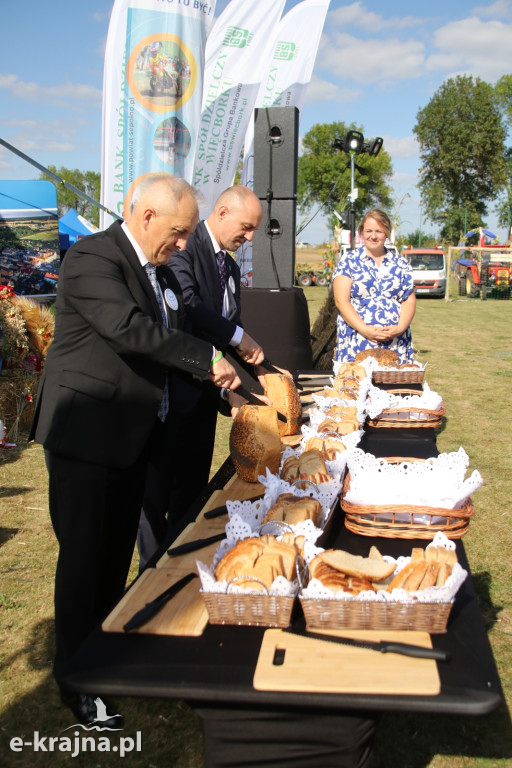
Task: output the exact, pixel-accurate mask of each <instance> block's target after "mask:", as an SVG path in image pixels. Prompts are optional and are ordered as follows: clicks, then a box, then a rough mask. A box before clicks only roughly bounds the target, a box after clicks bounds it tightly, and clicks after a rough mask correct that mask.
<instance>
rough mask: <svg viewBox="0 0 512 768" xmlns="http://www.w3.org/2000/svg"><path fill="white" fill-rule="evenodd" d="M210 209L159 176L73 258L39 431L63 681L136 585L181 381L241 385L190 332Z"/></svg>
mask: <svg viewBox="0 0 512 768" xmlns="http://www.w3.org/2000/svg"><path fill="white" fill-rule="evenodd" d="M197 218H198V209H197V203H196V199H195V192H194V190H193V188H192V187H190V185H188V184H187V183H186V182H184V181H183V180H182V179H178V178H175V177H173V176H171V175H170V174H164V173H162V174H149V175H148V176H147V177H146V178H145V179H144V180H143V181H142V182H141V184H140V185H139V186H138V187H137V188H136V190H135V193H134V197H133V201H132V209H131V213H130V215H129V216H128V218H127V220H126V221H125V222H123V223H120V222H115V223H114V224H113V225H112V226H111V227H109V229H107V230H106V231H104V232H99V233H97V234H94V235H91V236H89V237H86V238H84V239H82V240H79V241H78V242H77V243H76V244H75V245H74V246H73V247H72V248H70V250H69V251H68V252H67V254H66V258H65V260H64V262H63V264H62V269H61V272H60V276H59V287H58V291H57V301H56V322H55V336H54V341H53V343H52V346H51V348H50V350H49V353H48V356H47V360H46V365H45V369H44V374H43V378H42V381H41V386H40V391H39V395H38V402H37V409H36V415H35V419H34V424H33V428H32V437H34V438H35V439H36V440H37V441H38V442H40V443H42V444H43V445H44V447H45V450H46V460H47V466H48V471H49V500H50V515H51V519H52V524H53V527H54V530H55V533H56V536H57V539H58V542H59V557H58V562H57V570H56V577H55V631H56V658H55V665H54V674H55V677H56V679H57V681H59V679H60V676H61V675H62V672H63V669H64V668H65V664H66V662H67V661H68V660H69V659H70V657H71V656H72V655H73V653H74V652H75V651H76V650H77V648H78V647H79V645H80V644H81V642H82V641H83V640H84V639H85V638H86V637H87V635H88V634H89V633H90V632H91V631H92V629H93V628H94V627H95V626H96V625H97V624H98V622H100V621H101V620H102V619H103V618H104V616H105V615H106V614H107V613H108V611H109V610H110V609H111V608H112V607H113V605H114V604H115V603H116V602H117V601H118V600H119V598H120V596H121V595H122V592H123V590H124V587H125V584H126V578H127V575H128V571H129V566H130V562H131V558H132V554H133V548H134V544H135V538H136V532H137V525H138V521H139V515H140V509H141V505H142V498H143V493H144V487H145V481H146V474H147V471H148V467H150V466H157V465H158V463H159V462H160V461H161V456H162V455H165V456H166V457H167V456H168V455H169V454H170V453H171V452H172V447H173V446H169V443H170V438H172V436H173V433H172V402H173V396H174V395H173V390H174V388H175V387H178V388H179V383H180V377H189V378H191V377H192V376H193V377H197V378H198V379H199V380H208V379H209V380H210V381H211V382H213V383H214V384H215V385H216V386H218V387H227V388H231V387H236V386H238V385H239V384H240V380H239V379H238V377H237V375H236V373H235V371H234V369H233V367H232V366H231V365H230V364H229V363H228V362H227V361H226V360H225V359H224V358H223V357H222V356H221V354H220V353H218V352H217V350H216V349H215V348H214V347H213V346H212V344H211V343H209V342H206V341H202V340H199V339H197V338H195V337H193V336H191V335H189V334H188V333H185V332H184V331H183V330H182V328H183V327H184V322H185V313H184V308H183V302H182V298H181V295H180V289H179V284H178V282H177V280H176V278H175V277H174V275H173V274H172V272H171V271H170V270H169V269H168V267H167V266H166V265H167V262H168V261H169V259H170V257H171V255H172V253H173V251H174V250H175V249H176V248H184V247H185V245H186V240H187V236H188V235H189V233H190V232H191V231H192V230H193V229H194V227H195V224H196V222H197ZM153 267H156V270H154V269H152V268H153ZM151 273H153V274H151ZM155 277H156V281H154V278H155ZM152 279H153V281H154V282H152ZM169 402H170V403H171V411H169ZM176 450H177V451H179V447H176ZM62 695H63V700H64V702H65V703H66V704H68V705H69V706H71V708H72V709H73V711H74V712H75V715H76V716H77V717H79V718H80V720H81V721H82V722H91V720H92V719H93V718H94V716H95V715H96V704H95V701H94V699H95V697H94V695H92V694H91V695H90V696H79V697H74V696H72V695H71V694H70V693H69V692H67V691H65V690H62ZM109 714H110V713H109ZM112 720H113V722H115V723H116V724H117V723H118V722H119V718H115V717H113V718H112Z"/></svg>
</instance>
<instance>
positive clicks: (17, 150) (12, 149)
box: [0, 139, 123, 221]
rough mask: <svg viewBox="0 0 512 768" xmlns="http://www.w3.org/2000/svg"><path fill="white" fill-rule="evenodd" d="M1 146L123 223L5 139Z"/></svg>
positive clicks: (1, 141)
mask: <svg viewBox="0 0 512 768" xmlns="http://www.w3.org/2000/svg"><path fill="white" fill-rule="evenodd" d="M0 144H1V145H2V146H4V147H5V148H6V149H8V150H10V151H11V152H14V154H15V155H18V157H21V159H22V160H26V161H27V163H30V164H31V165H33V166H34V167H35V168H39V170H40V171H42V172H43V173H46V174H47V175H48V176H51V177H52V179H55V181H58V182H59V184H62V185H63V186H64V187H67V189H70V190H71V191H72V192H74V193H75V194H77V195H78V196H79V197H83V198H84V200H87V202H88V203H91V205H95V206H96V207H97V208H101V210H102V211H105V212H106V213H109V214H110V215H111V216H113V217H114V219H119V221H122V220H123V219H122V216H119V215H118V214H117V213H114V211H112V210H110V208H105V206H104V205H102V204H101V203H98V201H97V200H94V198H92V197H89V195H87V194H86V193H85V192H83V191H82V190H81V189H78V187H74V186H73V184H70V183H69V182H68V181H64V179H63V178H61V177H60V176H58V175H57V174H56V173H53V171H50V169H49V168H45V166H44V165H41V164H40V163H38V162H37V161H36V160H33V159H32V158H31V157H29V156H28V155H26V154H25V153H24V152H22V151H21V150H20V149H16V147H13V145H12V144H9V142H8V141H5V139H0Z"/></svg>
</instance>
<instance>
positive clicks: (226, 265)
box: [137, 186, 264, 567]
mask: <svg viewBox="0 0 512 768" xmlns="http://www.w3.org/2000/svg"><path fill="white" fill-rule="evenodd" d="M262 218H263V211H262V207H261V203H260V201H259V200H258V198H257V197H256V195H255V194H254V192H252V190H250V189H249V188H248V187H244V186H233V187H230V188H229V189H227V190H225V191H224V192H223V193H222V194H221V195H220V197H219V198H218V199H217V201H216V203H215V206H214V208H213V211H212V212H211V214H210V215H209V216H208V218H207V219H206V220H205V221H200V222H199V224H198V225H197V227H196V228H195V230H194V232H193V233H192V234H191V235H190V236H189V237H188V239H187V244H186V247H184V248H183V249H182V250H179V251H176V252H175V253H174V254H173V257H172V259H171V261H170V263H169V266H170V267H171V269H172V271H173V273H174V275H175V277H176V278H177V279H178V282H179V284H180V288H181V292H182V295H183V301H184V303H185V309H186V312H187V316H188V320H189V322H190V323H191V328H192V332H193V333H194V334H195V335H197V336H199V337H200V338H202V339H205V340H207V341H209V342H211V344H212V345H213V346H214V347H215V348H216V349H220V350H222V351H223V352H226V350H227V349H228V348H229V347H232V348H234V349H235V350H236V353H237V355H238V356H239V357H240V358H241V359H242V360H243V361H244V362H245V363H246V364H248V365H252V366H256V372H257V373H259V372H260V371H258V369H257V366H258V365H259V364H260V363H261V362H263V359H264V353H263V350H262V348H261V346H260V345H259V344H258V343H257V342H256V341H254V339H253V338H251V336H250V335H249V334H248V333H247V332H246V331H245V330H244V329H243V327H242V324H241V307H240V269H239V267H238V264H237V263H236V261H235V259H234V258H233V257H232V256H231V255H230V253H228V252H232V253H234V252H235V251H236V250H237V249H238V248H239V247H240V246H241V245H243V243H244V242H251V241H252V239H253V236H254V233H255V232H256V230H257V229H258V227H259V226H260V224H261V221H262ZM223 394H224V396H225V398H226V400H228V402H227V403H226V406H225V407H226V413H229V407H230V406H233V407H236V406H237V405H240V404H241V403H242V402H243V401H242V400H241V398H239V396H237V395H236V394H230V395H229V399H228V395H227V392H225V391H223ZM178 396H179V397H180V402H179V403H178V402H175V413H176V418H177V419H180V421H181V423H180V429H181V435H182V437H181V443H182V451H181V454H180V457H178V460H177V461H176V460H174V461H173V462H172V465H171V466H170V467H169V470H168V477H169V487H170V499H169V503H168V506H167V509H162V508H161V506H160V507H159V505H158V504H157V503H153V501H152V498H151V495H152V494H153V493H156V489H157V485H158V483H157V479H156V478H155V479H154V480H151V481H150V482H148V486H147V494H148V495H147V497H146V499H145V501H144V510H143V513H142V516H141V523H140V527H139V534H138V539H137V543H138V547H139V555H140V563H141V567H144V566H145V564H146V563H147V561H148V559H149V558H150V557H151V556H152V554H153V553H154V552H155V551H156V549H157V548H158V547H159V546H161V545H162V544H163V543H164V542H166V541H168V540H169V539H171V540H172V538H173V537H174V536H175V535H176V534H178V533H179V530H180V528H181V527H182V526H183V522H184V520H186V512H187V510H188V508H189V507H190V505H191V504H192V502H193V501H194V498H196V497H197V496H198V495H199V493H200V492H201V490H202V489H203V488H204V487H205V486H206V485H207V483H208V480H209V475H210V468H211V463H212V456H213V450H214V444H215V430H216V425H217V413H218V410H219V402H218V397H215V396H212V391H209V389H208V388H205V387H202V388H197V387H196V388H194V389H193V390H192V389H191V388H190V387H189V388H187V389H183V390H182V391H180V392H179V393H176V397H178ZM237 398H238V399H237ZM178 413H179V415H178ZM171 476H172V477H171Z"/></svg>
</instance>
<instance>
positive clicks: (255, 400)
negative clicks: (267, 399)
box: [233, 387, 286, 422]
mask: <svg viewBox="0 0 512 768" xmlns="http://www.w3.org/2000/svg"><path fill="white" fill-rule="evenodd" d="M233 392H236V394H237V395H240V397H243V398H244V400H247V402H248V403H251V405H265V403H264V402H263V401H262V400H260V399H259V397H256V395H255V394H253V393H252V392H249V390H248V389H246V388H245V387H237V388H236V389H234V390H233ZM276 413H277V418H278V419H279V421H284V422H286V416H285V415H284V413H280V412H279V411H276Z"/></svg>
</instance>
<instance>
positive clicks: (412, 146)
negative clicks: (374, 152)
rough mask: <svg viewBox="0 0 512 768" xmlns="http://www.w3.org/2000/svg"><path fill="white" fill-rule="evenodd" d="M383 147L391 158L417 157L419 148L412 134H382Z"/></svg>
mask: <svg viewBox="0 0 512 768" xmlns="http://www.w3.org/2000/svg"><path fill="white" fill-rule="evenodd" d="M382 138H383V139H384V145H383V147H384V149H385V150H386V152H388V154H390V155H391V159H392V160H396V159H397V158H400V159H403V158H410V157H419V154H420V148H419V144H418V142H417V141H416V139H415V138H414V136H403V137H399V136H383V137H382Z"/></svg>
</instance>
